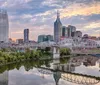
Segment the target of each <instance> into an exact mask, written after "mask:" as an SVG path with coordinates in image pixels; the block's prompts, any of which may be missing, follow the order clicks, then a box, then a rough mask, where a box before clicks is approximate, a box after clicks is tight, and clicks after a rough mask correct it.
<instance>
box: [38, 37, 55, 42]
mask: <svg viewBox="0 0 100 85" xmlns="http://www.w3.org/2000/svg"><path fill="white" fill-rule="evenodd" d="M44 41H53V36H52V35H39V36H38V43H40V42H44Z"/></svg>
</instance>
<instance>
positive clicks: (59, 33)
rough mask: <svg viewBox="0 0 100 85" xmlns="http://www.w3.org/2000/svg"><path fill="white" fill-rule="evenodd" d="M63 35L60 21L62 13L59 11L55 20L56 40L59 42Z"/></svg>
mask: <svg viewBox="0 0 100 85" xmlns="http://www.w3.org/2000/svg"><path fill="white" fill-rule="evenodd" d="M61 36H62V23H61V21H60V14H59V12H58V11H57V19H56V21H55V22H54V41H55V42H59V41H60V38H61Z"/></svg>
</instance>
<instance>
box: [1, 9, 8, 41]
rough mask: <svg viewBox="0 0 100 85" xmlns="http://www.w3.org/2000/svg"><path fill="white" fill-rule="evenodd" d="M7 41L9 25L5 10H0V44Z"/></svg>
mask: <svg viewBox="0 0 100 85" xmlns="http://www.w3.org/2000/svg"><path fill="white" fill-rule="evenodd" d="M8 41H9V23H8V14H7V11H6V10H3V9H0V42H5V43H6V42H8Z"/></svg>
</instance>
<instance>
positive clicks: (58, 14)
mask: <svg viewBox="0 0 100 85" xmlns="http://www.w3.org/2000/svg"><path fill="white" fill-rule="evenodd" d="M57 18H60V13H59V11H58V10H57Z"/></svg>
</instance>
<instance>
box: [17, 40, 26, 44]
mask: <svg viewBox="0 0 100 85" xmlns="http://www.w3.org/2000/svg"><path fill="white" fill-rule="evenodd" d="M16 42H17V43H18V44H23V43H24V41H23V39H17V40H16Z"/></svg>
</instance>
